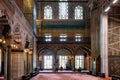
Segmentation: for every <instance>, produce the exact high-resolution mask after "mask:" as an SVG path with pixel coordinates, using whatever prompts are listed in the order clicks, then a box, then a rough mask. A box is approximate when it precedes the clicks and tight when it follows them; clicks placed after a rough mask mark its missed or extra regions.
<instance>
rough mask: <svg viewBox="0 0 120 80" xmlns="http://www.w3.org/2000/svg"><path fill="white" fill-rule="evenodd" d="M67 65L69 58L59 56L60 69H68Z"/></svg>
mask: <svg viewBox="0 0 120 80" xmlns="http://www.w3.org/2000/svg"><path fill="white" fill-rule="evenodd" d="M66 63H67V56H59V67H61V66H62V67H63V69H65V68H66Z"/></svg>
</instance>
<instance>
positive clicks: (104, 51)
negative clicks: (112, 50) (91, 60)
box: [100, 13, 108, 77]
mask: <svg viewBox="0 0 120 80" xmlns="http://www.w3.org/2000/svg"><path fill="white" fill-rule="evenodd" d="M100 56H101V72H102V73H105V76H106V77H108V14H107V13H101V15H100Z"/></svg>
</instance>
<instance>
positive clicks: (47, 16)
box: [44, 5, 52, 19]
mask: <svg viewBox="0 0 120 80" xmlns="http://www.w3.org/2000/svg"><path fill="white" fill-rule="evenodd" d="M44 19H52V7H51V6H49V5H47V6H45V7H44Z"/></svg>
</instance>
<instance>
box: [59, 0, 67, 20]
mask: <svg viewBox="0 0 120 80" xmlns="http://www.w3.org/2000/svg"><path fill="white" fill-rule="evenodd" d="M60 1H61V2H59V19H68V2H67V0H60ZM63 1H65V2H63Z"/></svg>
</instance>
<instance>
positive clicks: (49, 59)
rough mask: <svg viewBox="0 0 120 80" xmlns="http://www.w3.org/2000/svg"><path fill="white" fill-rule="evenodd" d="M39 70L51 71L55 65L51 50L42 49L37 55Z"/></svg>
mask: <svg viewBox="0 0 120 80" xmlns="http://www.w3.org/2000/svg"><path fill="white" fill-rule="evenodd" d="M39 62H40V65H39V66H40V69H45V70H52V69H53V64H54V63H55V55H54V52H53V51H52V50H51V49H43V50H41V51H40V53H39Z"/></svg>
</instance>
